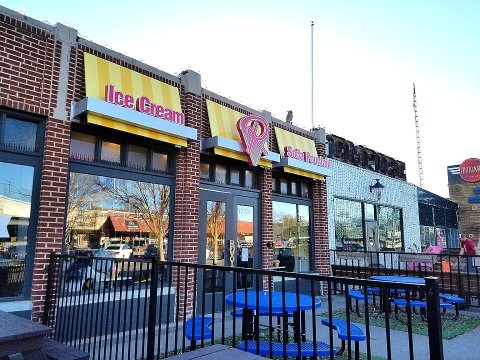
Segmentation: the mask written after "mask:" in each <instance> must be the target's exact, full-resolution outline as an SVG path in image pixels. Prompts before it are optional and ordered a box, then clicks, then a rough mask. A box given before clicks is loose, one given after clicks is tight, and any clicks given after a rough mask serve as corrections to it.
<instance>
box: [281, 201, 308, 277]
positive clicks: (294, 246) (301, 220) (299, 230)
mask: <svg viewBox="0 0 480 360" xmlns="http://www.w3.org/2000/svg"><path fill="white" fill-rule="evenodd" d="M272 210H273V247H274V258H273V260H278V261H279V263H278V265H279V266H280V268H283V269H284V270H285V271H295V272H305V271H309V270H310V207H309V206H305V205H298V204H291V203H284V202H278V201H273V202H272Z"/></svg>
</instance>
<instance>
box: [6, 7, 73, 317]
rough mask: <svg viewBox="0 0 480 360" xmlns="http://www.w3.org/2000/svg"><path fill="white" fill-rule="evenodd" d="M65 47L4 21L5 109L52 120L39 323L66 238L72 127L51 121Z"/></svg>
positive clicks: (35, 297)
mask: <svg viewBox="0 0 480 360" xmlns="http://www.w3.org/2000/svg"><path fill="white" fill-rule="evenodd" d="M61 46H62V44H61V42H59V41H55V39H54V35H53V34H51V33H48V32H47V31H45V30H43V29H38V28H36V27H33V26H31V25H28V24H26V23H25V22H22V21H19V20H15V19H13V18H10V17H8V16H5V15H3V14H1V15H0V58H2V62H0V105H3V106H6V107H8V108H12V109H16V110H21V111H26V112H30V113H34V114H37V115H41V116H48V118H47V119H46V124H45V138H44V157H43V163H42V172H41V179H40V181H41V189H40V199H39V203H40V207H39V209H38V224H37V235H36V247H35V254H34V255H33V256H34V263H35V264H34V269H33V283H32V302H33V309H32V318H33V319H34V320H39V319H40V317H41V315H42V312H43V302H44V299H45V290H46V284H47V271H48V270H47V265H48V258H49V254H50V252H51V251H60V250H61V246H62V237H63V222H64V214H65V198H66V195H65V194H66V184H67V168H68V148H69V138H70V124H69V122H66V121H59V120H56V119H53V118H52V117H51V116H52V114H53V109H54V107H55V105H56V97H57V89H58V81H59V66H60V51H61ZM29 256H32V254H29Z"/></svg>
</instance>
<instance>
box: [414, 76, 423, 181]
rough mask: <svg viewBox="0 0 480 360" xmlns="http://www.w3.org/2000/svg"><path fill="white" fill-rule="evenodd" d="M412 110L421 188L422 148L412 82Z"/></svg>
mask: <svg viewBox="0 0 480 360" xmlns="http://www.w3.org/2000/svg"><path fill="white" fill-rule="evenodd" d="M413 111H414V112H415V131H416V133H417V161H418V176H419V178H420V187H421V188H423V165H422V150H421V149H420V129H419V126H418V113H417V94H416V93H415V83H413Z"/></svg>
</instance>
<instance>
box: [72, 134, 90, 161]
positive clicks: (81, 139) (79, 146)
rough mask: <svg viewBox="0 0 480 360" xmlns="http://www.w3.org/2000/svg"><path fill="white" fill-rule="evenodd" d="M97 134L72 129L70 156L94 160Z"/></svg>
mask: <svg viewBox="0 0 480 360" xmlns="http://www.w3.org/2000/svg"><path fill="white" fill-rule="evenodd" d="M95 140H96V138H95V136H93V135H87V134H82V133H79V132H75V131H72V137H71V140H70V157H71V158H74V159H78V160H85V161H94V159H95Z"/></svg>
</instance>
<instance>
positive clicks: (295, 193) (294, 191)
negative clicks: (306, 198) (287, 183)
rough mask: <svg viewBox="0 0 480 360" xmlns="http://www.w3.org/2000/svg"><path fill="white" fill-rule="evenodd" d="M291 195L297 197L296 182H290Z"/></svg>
mask: <svg viewBox="0 0 480 360" xmlns="http://www.w3.org/2000/svg"><path fill="white" fill-rule="evenodd" d="M292 195H294V196H297V195H298V183H297V182H296V181H292Z"/></svg>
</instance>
